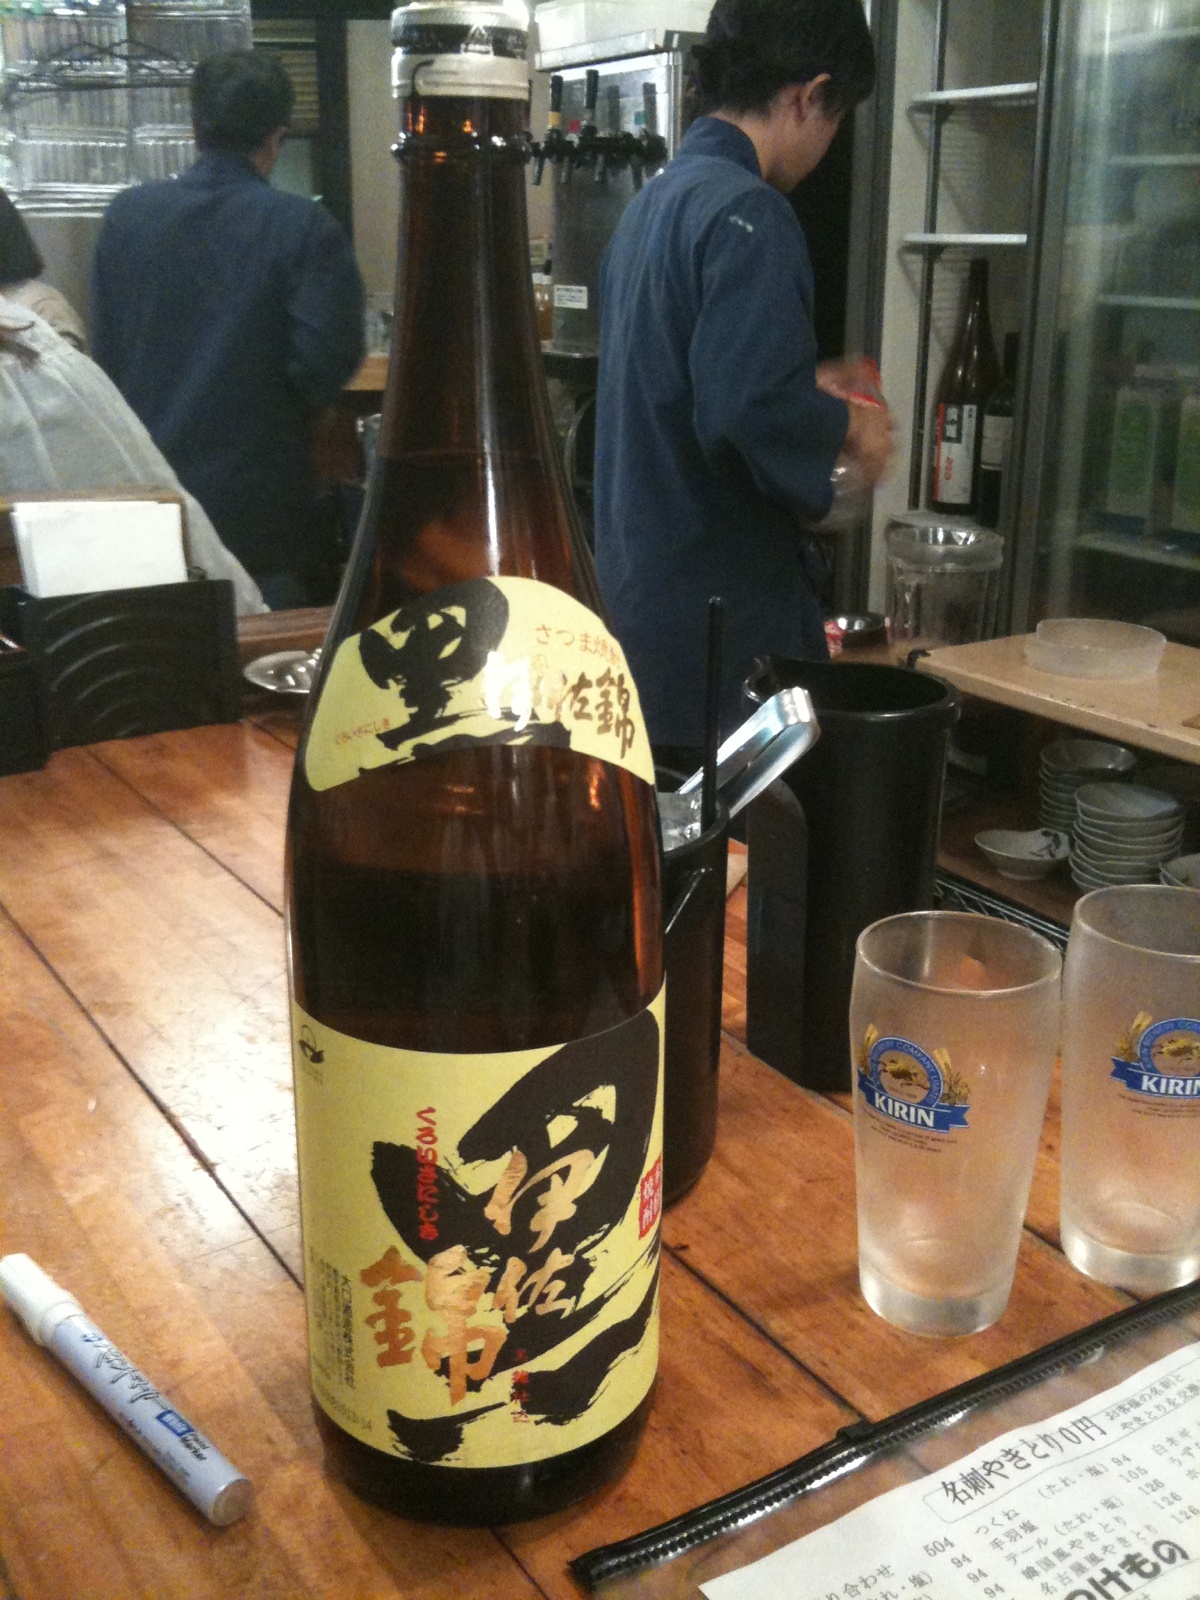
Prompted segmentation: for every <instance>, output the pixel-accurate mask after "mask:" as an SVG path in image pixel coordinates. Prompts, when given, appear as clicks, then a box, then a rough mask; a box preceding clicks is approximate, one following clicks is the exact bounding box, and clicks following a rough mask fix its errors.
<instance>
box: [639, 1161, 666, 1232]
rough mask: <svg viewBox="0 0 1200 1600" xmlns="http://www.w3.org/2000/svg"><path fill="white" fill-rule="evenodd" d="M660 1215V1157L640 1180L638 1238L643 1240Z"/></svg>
mask: <svg viewBox="0 0 1200 1600" xmlns="http://www.w3.org/2000/svg"><path fill="white" fill-rule="evenodd" d="M661 1215H662V1157H661V1156H659V1158H658V1160H657V1161H656V1162H655V1163H654V1165H653V1166H652V1167H651V1168H650V1171H649V1172H648V1173H647V1174H646V1176H645V1177H644V1178H643V1179H642V1187H641V1194H640V1197H639V1203H638V1238H639V1239H644V1238H645V1237H646V1235H647V1234H648V1233H649V1232H650V1230H651V1228H653V1226H654V1224H655V1223H656V1222H657V1221H658V1219H659V1217H660V1216H661Z"/></svg>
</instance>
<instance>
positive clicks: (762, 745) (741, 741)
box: [677, 688, 821, 817]
mask: <svg viewBox="0 0 1200 1600" xmlns="http://www.w3.org/2000/svg"><path fill="white" fill-rule="evenodd" d="M820 732H821V729H820V725H819V723H818V722H817V715H816V712H815V711H814V710H813V704H812V701H811V700H810V699H809V696H808V692H807V690H805V689H798V688H792V689H780V690H779V692H778V694H773V695H772V696H771V698H770V699H769V700H768V701H767V702H766V704H765V705H762V706H760V707H759V708H758V710H757V711H756V712H755V713H754V715H753V716H752V717H751V718H750V719H749V721H747V722H743V723H742V725H741V727H740V728H739V729H738V730H737V732H736V733H731V734H730V736H729V738H728V739H726V741H725V743H724V744H723V745H722V746H721V748H720V749H719V750H718V751H717V794H718V795H719V796H720V798H721V799H722V800H723V801H724V802H725V805H726V806H727V807H728V810H729V815H730V816H731V817H736V816H737V814H738V812H739V811H742V810H744V809H745V807H746V806H748V805H749V804H750V802H751V800H753V799H755V798H756V797H757V796H758V795H760V794H761V793H762V792H763V790H764V789H765V788H766V787H767V785H768V784H769V783H773V782H774V781H775V779H776V778H778V777H779V775H780V774H781V773H783V772H786V771H787V769H788V768H789V767H790V766H791V765H792V763H793V761H798V760H799V759H800V757H801V756H802V755H803V754H804V752H805V751H806V750H809V749H811V748H812V746H813V745H814V744H815V743H816V741H817V739H818V737H819V735H820ZM703 782H704V768H703V767H700V768H698V769H697V770H696V771H695V772H693V773H692V775H691V777H690V778H688V779H686V780H685V781H684V782H683V783H681V784H680V786H679V789H678V790H677V793H679V794H681V795H683V794H694V793H695V792H696V791H697V790H698V789H700V788H701V786H702V784H703Z"/></svg>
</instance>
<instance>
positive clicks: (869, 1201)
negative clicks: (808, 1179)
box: [850, 911, 1062, 1334]
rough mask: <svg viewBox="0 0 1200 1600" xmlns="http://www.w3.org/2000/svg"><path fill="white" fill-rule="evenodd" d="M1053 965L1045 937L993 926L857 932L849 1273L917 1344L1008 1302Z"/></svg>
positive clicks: (1042, 1080) (1052, 1018)
mask: <svg viewBox="0 0 1200 1600" xmlns="http://www.w3.org/2000/svg"><path fill="white" fill-rule="evenodd" d="M1061 968H1062V962H1061V959H1060V957H1059V954H1058V951H1057V950H1055V948H1054V946H1053V945H1052V944H1050V943H1049V941H1048V940H1046V939H1043V938H1041V937H1039V935H1037V934H1035V933H1032V932H1030V931H1029V930H1028V929H1026V928H1021V927H1017V926H1015V925H1014V924H1012V923H1008V922H1001V921H998V920H997V919H995V918H992V917H982V916H970V915H967V914H960V913H957V912H938V911H919V912H911V913H906V914H905V915H903V916H898V917H887V918H885V919H884V920H883V921H882V922H876V923H873V924H872V925H871V927H869V928H867V929H865V930H864V931H863V933H861V934H860V935H859V939H858V945H857V949H856V955H855V967H854V989H853V993H852V995H851V1000H850V1048H851V1052H852V1056H853V1060H854V1066H855V1069H856V1070H855V1077H856V1083H855V1093H854V1148H855V1173H856V1185H857V1195H858V1275H859V1282H860V1284H861V1286H862V1292H863V1295H864V1297H865V1298H866V1301H867V1304H868V1305H869V1306H870V1307H871V1308H872V1310H874V1311H877V1312H878V1313H879V1315H880V1316H881V1317H884V1318H886V1320H887V1321H888V1322H893V1323H895V1324H896V1325H897V1326H899V1327H901V1328H907V1329H908V1330H909V1331H910V1332H912V1333H928V1334H959V1333H975V1332H977V1331H978V1330H979V1329H980V1328H986V1327H988V1326H989V1325H990V1324H991V1323H993V1322H995V1321H996V1319H997V1317H999V1316H1000V1315H1001V1314H1002V1312H1003V1311H1004V1308H1005V1306H1006V1305H1007V1304H1008V1297H1009V1293H1010V1291H1011V1289H1012V1281H1013V1273H1014V1271H1015V1270H1016V1263H1017V1247H1018V1246H1019V1244H1020V1241H1021V1224H1022V1222H1023V1220H1024V1216H1025V1202H1026V1201H1027V1200H1028V1198H1029V1185H1030V1182H1031V1180H1032V1178H1033V1163H1034V1158H1035V1157H1036V1155H1037V1146H1038V1134H1039V1132H1040V1130H1041V1126H1042V1117H1043V1115H1044V1113H1045V1109H1046V1096H1047V1094H1048V1092H1049V1089H1050V1076H1051V1072H1052V1070H1053V1067H1054V1056H1055V1051H1056V1049H1057V1045H1058V1015H1059V978H1060V973H1061Z"/></svg>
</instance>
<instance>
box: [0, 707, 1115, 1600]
mask: <svg viewBox="0 0 1200 1600" xmlns="http://www.w3.org/2000/svg"><path fill="white" fill-rule="evenodd" d="M296 731H297V723H296V717H295V714H294V713H293V712H292V711H290V710H284V711H281V710H279V709H278V708H270V707H264V708H263V709H262V710H261V711H259V710H256V711H254V712H253V714H252V715H251V717H250V718H249V719H248V720H247V721H245V722H243V723H242V724H240V725H236V726H228V727H215V728H204V729H194V730H191V731H188V732H183V733H173V734H163V735H157V736H155V737H152V738H146V739H133V740H127V741H123V742H118V743H111V744H104V745H98V746H95V747H93V748H91V749H88V750H66V751H61V752H59V753H58V754H56V755H55V756H54V757H52V759H51V761H50V763H49V764H48V766H47V768H46V769H45V770H44V771H43V772H38V773H29V774H23V775H21V776H18V777H14V778H6V779H3V780H0V1251H3V1252H7V1251H10V1250H25V1251H27V1252H28V1253H29V1254H30V1255H32V1256H33V1257H34V1258H35V1259H36V1260H38V1261H39V1262H40V1263H41V1264H42V1265H43V1266H44V1267H45V1268H46V1269H47V1270H48V1271H49V1272H50V1273H51V1274H52V1275H53V1276H55V1277H56V1278H58V1279H59V1281H61V1282H62V1283H64V1284H65V1285H66V1286H67V1287H68V1288H69V1289H70V1290H71V1291H72V1292H74V1293H75V1294H77V1295H78V1297H79V1298H80V1300H81V1302H82V1303H83V1305H84V1307H85V1309H87V1310H88V1312H89V1313H90V1314H91V1315H92V1316H93V1318H94V1319H95V1320H96V1321H97V1322H98V1323H99V1324H100V1325H101V1327H103V1328H104V1329H105V1330H106V1331H107V1332H108V1333H109V1335H110V1336H111V1337H112V1338H113V1339H114V1340H115V1341H116V1342H117V1343H118V1344H119V1345H120V1346H121V1347H122V1348H123V1349H124V1350H125V1351H126V1353H127V1354H128V1355H129V1356H130V1358H131V1359H132V1360H134V1361H135V1362H136V1363H137V1364H139V1365H140V1366H142V1367H143V1368H144V1369H145V1370H146V1371H147V1372H148V1373H149V1375H150V1376H151V1377H152V1378H153V1380H154V1381H155V1382H156V1383H158V1384H159V1386H160V1387H162V1388H163V1390H164V1391H165V1392H166V1393H168V1394H169V1395H170V1396H171V1397H172V1399H173V1400H174V1401H175V1402H176V1403H177V1404H178V1405H179V1406H180V1408H181V1409H182V1410H183V1411H184V1412H185V1413H186V1414H187V1415H189V1416H190V1417H191V1419H192V1420H193V1421H194V1422H195V1423H196V1425H197V1426H198V1427H200V1428H201V1430H202V1431H204V1432H207V1433H210V1434H211V1435H212V1437H213V1438H214V1439H215V1440H216V1442H217V1443H218V1444H219V1446H220V1447H221V1448H222V1449H223V1450H224V1451H225V1453H226V1454H227V1455H229V1457H230V1458H231V1459H232V1460H234V1461H235V1462H237V1463H238V1465H239V1466H241V1467H242V1469H243V1470H244V1471H246V1472H247V1473H248V1474H249V1476H250V1477H251V1478H252V1479H253V1480H254V1483H255V1487H256V1494H257V1499H256V1506H255V1509H254V1510H253V1511H252V1513H251V1514H250V1515H249V1516H248V1517H247V1518H246V1519H245V1520H244V1521H243V1522H241V1523H239V1524H237V1525H235V1526H234V1527H233V1528H230V1529H225V1530H216V1529H213V1528H211V1527H209V1526H208V1525H207V1523H205V1522H204V1520H203V1519H202V1518H201V1517H200V1516H199V1515H198V1514H197V1513H195V1512H194V1511H193V1510H192V1509H191V1507H190V1506H188V1505H187V1503H186V1502H185V1501H183V1500H182V1499H181V1498H180V1497H179V1496H178V1495H177V1494H175V1492H174V1491H173V1490H172V1489H171V1488H170V1486H169V1485H168V1484H167V1483H166V1481H165V1480H164V1479H163V1478H162V1477H161V1476H160V1474H158V1473H157V1472H156V1471H155V1469H154V1468H152V1467H151V1466H150V1465H149V1464H148V1463H147V1462H146V1460H145V1459H144V1458H143V1457H142V1456H141V1454H140V1453H139V1452H138V1451H137V1450H135V1449H134V1448H133V1447H132V1445H131V1444H130V1443H129V1442H128V1441H127V1440H126V1439H125V1438H124V1437H123V1436H122V1435H121V1434H120V1433H119V1432H118V1431H117V1430H116V1429H115V1428H114V1427H113V1426H112V1425H111V1424H110V1423H109V1421H108V1420H107V1419H106V1418H105V1417H104V1416H103V1414H102V1413H101V1412H100V1411H99V1410H98V1408H96V1407H95V1405H94V1404H93V1403H92V1402H91V1401H90V1400H89V1399H88V1397H87V1396H86V1395H85V1394H84V1393H83V1392H82V1391H81V1390H80V1389H79V1388H78V1387H77V1386H76V1385H75V1384H74V1383H73V1381H72V1380H71V1379H70V1378H69V1377H68V1376H67V1375H66V1373H65V1372H64V1371H63V1370H62V1369H61V1368H60V1367H59V1366H58V1365H57V1364H56V1363H55V1362H54V1361H53V1359H51V1358H50V1357H49V1356H48V1355H47V1354H46V1353H45V1352H44V1351H40V1350H38V1349H37V1348H36V1347H35V1346H34V1345H33V1344H32V1342H31V1341H30V1340H29V1339H28V1338H27V1337H26V1336H25V1335H24V1333H23V1331H22V1330H21V1329H20V1327H19V1325H18V1324H17V1323H16V1322H15V1320H14V1319H13V1318H12V1317H10V1316H8V1315H7V1314H3V1315H0V1359H3V1360H4V1362H5V1363H6V1369H7V1375H8V1382H7V1383H6V1384H5V1385H4V1386H3V1388H2V1389H0V1558H2V1559H3V1563H4V1566H5V1567H6V1568H7V1572H8V1575H9V1582H10V1585H11V1588H12V1591H13V1592H14V1593H15V1594H16V1595H18V1596H20V1597H21V1600H93V1597H94V1600H124V1597H126V1596H143V1595H145V1596H147V1597H154V1600H166V1597H174V1596H205V1597H211V1596H239V1597H241V1596H272V1597H275V1596H278V1597H290V1596H297V1597H307V1596H337V1597H342V1596H347V1597H350V1596H353V1597H358V1596H363V1597H366V1596H373V1597H374V1596H390V1595H404V1596H413V1597H416V1596H420V1597H424V1596H429V1597H431V1600H432V1597H434V1596H439V1597H440V1596H454V1597H456V1600H458V1597H462V1600H474V1597H475V1596H479V1597H483V1596H488V1597H500V1600H507V1597H513V1600H527V1597H531V1596H536V1595H538V1594H542V1595H546V1596H563V1597H566V1596H570V1595H572V1594H574V1593H575V1592H576V1591H575V1589H574V1586H573V1584H572V1582H571V1580H570V1577H569V1575H568V1573H567V1569H566V1564H567V1562H568V1561H569V1559H570V1558H571V1557H573V1556H575V1555H578V1554H579V1553H580V1552H582V1551H584V1550H586V1549H588V1548H590V1547H591V1546H593V1545H595V1544H598V1543H603V1542H607V1541H609V1540H612V1539H615V1538H620V1537H622V1536H624V1535H626V1534H630V1533H634V1532H636V1531H638V1530H640V1529H642V1528H644V1527H647V1526H649V1525H651V1524H653V1523H655V1522H658V1521H661V1520H663V1519H664V1518H667V1517H671V1516H675V1515H678V1514H679V1513H681V1512H683V1511H685V1510H687V1509H688V1508H690V1507H691V1506H694V1505H696V1504H698V1503H700V1502H702V1501H704V1500H706V1499H708V1498H710V1497H711V1496H713V1495H715V1494H719V1493H722V1492H724V1491H725V1490H728V1489H731V1488H734V1487H736V1486H737V1485H738V1484H740V1483H744V1482H746V1481H748V1480H750V1479H752V1478H754V1477H757V1476H759V1475H760V1474H762V1473H764V1472H767V1471H770V1470H771V1469H773V1468H775V1467H778V1466H780V1465H782V1464H783V1463H784V1462H786V1461H788V1460H790V1459H792V1458H793V1457H795V1456H797V1455H799V1454H801V1453H802V1452H804V1451H805V1450H808V1449H810V1448H812V1447H813V1446H814V1445H816V1444H818V1443H820V1442H821V1441H823V1440H824V1439H826V1438H828V1437H829V1436H830V1435H831V1434H832V1433H833V1432H834V1431H836V1429H837V1428H838V1427H840V1426H842V1425H843V1424H844V1423H846V1422H847V1421H851V1420H854V1419H855V1418H857V1417H860V1416H866V1417H871V1418H878V1417H882V1416H885V1415H887V1414H888V1413H889V1412H891V1411H893V1410H896V1409H898V1408H899V1407H902V1406H905V1405H908V1404H911V1403H912V1402H913V1401H914V1400H917V1399H920V1398H921V1397H923V1396H926V1395H930V1394H933V1393H935V1392H937V1391H938V1390H939V1389H942V1388H944V1387H946V1386H947V1385H948V1384H952V1383H956V1382H958V1381H960V1380H961V1379H963V1378H966V1377H971V1376H974V1375H975V1374H977V1373H979V1372H981V1371H984V1370H986V1369H988V1368H990V1367H994V1366H996V1365H998V1364H999V1363H1001V1362H1003V1361H1006V1360H1008V1359H1010V1358H1011V1357H1013V1356H1016V1355H1019V1354H1022V1353H1024V1352H1026V1351H1028V1350H1030V1349H1033V1348H1036V1346H1038V1345H1039V1344H1042V1343H1044V1342H1046V1341H1047V1340H1048V1339H1052V1338H1055V1337H1057V1336H1058V1335H1060V1334H1062V1333H1065V1332H1068V1331H1070V1330H1072V1329H1074V1328H1078V1327H1081V1326H1083V1325H1085V1324H1087V1323H1088V1322H1090V1321H1093V1320H1094V1319H1096V1318H1097V1317H1100V1316H1103V1315H1105V1314H1106V1313H1107V1312H1109V1311H1111V1310H1113V1309H1115V1308H1116V1307H1117V1306H1119V1305H1120V1304H1121V1303H1122V1297H1121V1296H1119V1295H1117V1294H1115V1293H1113V1292H1111V1291H1108V1290H1105V1289H1102V1288H1100V1287H1099V1286H1097V1285H1095V1284H1093V1283H1090V1282H1089V1281H1088V1280H1087V1279H1084V1278H1082V1277H1081V1276H1080V1275H1079V1274H1078V1273H1076V1272H1075V1271H1073V1269H1071V1268H1070V1267H1069V1265H1068V1264H1067V1263H1066V1261H1065V1260H1064V1258H1063V1257H1062V1256H1061V1255H1060V1254H1059V1252H1058V1250H1057V1248H1056V1247H1055V1246H1056V1240H1057V1234H1056V1228H1057V1171H1058V1145H1057V1127H1058V1124H1057V1112H1056V1110H1052V1114H1051V1116H1050V1117H1049V1118H1048V1120H1047V1125H1046V1133H1045V1137H1044V1139H1043V1144H1042V1151H1041V1155H1040V1158H1039V1166H1038V1172H1037V1176H1036V1178H1035V1183H1034V1191H1033V1195H1032V1197H1031V1203H1030V1211H1029V1228H1028V1230H1027V1232H1026V1235H1025V1238H1024V1241H1023V1244H1022V1249H1021V1257H1020V1262H1019V1266H1018V1272H1017V1280H1016V1285H1015V1288H1014V1292H1013V1297H1012V1301H1011V1304H1010V1306H1009V1308H1008V1311H1007V1312H1006V1313H1005V1315H1004V1317H1003V1318H1001V1320H1000V1322H999V1323H997V1324H996V1326H995V1327H994V1328H992V1329H989V1330H988V1331H987V1332H985V1333H983V1334H980V1335H977V1336H975V1337H973V1338H970V1339H958V1340H930V1339H915V1338H912V1337H911V1336H908V1335H905V1334H903V1333H901V1332H899V1331H898V1330H897V1329H894V1328H892V1327H890V1326H889V1325H888V1324H886V1323H884V1322H882V1321H881V1320H880V1319H879V1318H878V1317H876V1316H874V1314H873V1313H872V1312H870V1311H869V1310H868V1308H867V1306H866V1305H865V1303H864V1302H863V1300H862V1298H861V1296H860V1295H859V1292H858V1287H857V1275H856V1266H855V1222H854V1177H853V1137H852V1126H851V1121H850V1117H849V1116H848V1114H847V1111H846V1109H845V1105H844V1104H839V1103H838V1102H837V1100H836V1098H831V1097H822V1096H818V1095H814V1094H811V1093H809V1092H807V1091H805V1090H803V1089H800V1088H798V1087H797V1086H796V1085H794V1084H792V1083H790V1082H788V1081H787V1080H786V1079H785V1078H783V1077H781V1076H780V1075H779V1074H777V1073H775V1072H774V1071H772V1070H771V1069H770V1068H768V1067H766V1066H764V1065H763V1064H762V1063H761V1062H758V1061H756V1060H755V1059H754V1058H753V1057H752V1056H750V1055H749V1054H748V1053H747V1051H746V1049H745V1046H744V1039H745V889H744V887H742V888H740V889H738V890H736V891H735V893H734V894H733V895H732V897H731V898H730V900H729V903H728V915H727V957H726V987H725V1011H724V1020H725V1028H726V1039H725V1043H724V1047H723V1053H722V1064H721V1113H720V1124H719V1134H718V1142H717V1150H716V1154H715V1156H714V1158H713V1161H712V1163H711V1164H710V1167H709V1169H708V1172H707V1173H706V1175H705V1176H704V1177H703V1179H702V1180H701V1181H700V1183H699V1184H698V1185H697V1186H696V1188H695V1189H694V1190H693V1191H692V1193H691V1194H690V1195H688V1196H687V1197H686V1198H685V1199H684V1200H683V1201H682V1202H681V1203H680V1204H679V1205H678V1206H677V1207H675V1208H674V1209H673V1210H672V1211H671V1212H669V1213H668V1215H667V1217H666V1219H665V1224H664V1241H665V1252H664V1272H663V1334H664V1337H663V1356H662V1363H661V1368H660V1376H659V1381H658V1387H657V1391H656V1400H655V1406H654V1410H653V1413H652V1417H651V1422H650V1425H649V1427H648V1429H647V1432H646V1435H645V1437H644V1440H643V1443H642V1445H641V1448H640V1450H639V1453H638V1456H637V1459H636V1461H635V1463H634V1465H633V1466H632V1468H631V1469H630V1470H629V1472H628V1473H627V1474H626V1475H625V1477H624V1478H623V1479H622V1480H621V1481H620V1482H619V1483H617V1484H615V1485H613V1486H611V1487H610V1488H609V1489H607V1490H605V1491H602V1492H600V1493H598V1494H596V1495H594V1496H592V1497H591V1498H590V1499H588V1500H586V1501H584V1502H583V1503H582V1504H581V1505H579V1506H576V1507H574V1508H572V1509H571V1510H569V1511H566V1512H563V1513H561V1514H560V1515H558V1516H556V1517H552V1518H548V1519H545V1520H543V1521H540V1522H535V1523H530V1524H527V1525H524V1526H522V1527H517V1528H508V1529H503V1530H499V1532H498V1533H489V1532H486V1531H474V1532H473V1531H463V1530H444V1529H439V1528H433V1527H421V1526H417V1525H414V1524H409V1523H405V1522H401V1521H400V1520H399V1519H397V1518H394V1517H390V1516H388V1515H387V1514H386V1513H384V1512H380V1511H376V1510H375V1509H373V1508H371V1507H369V1506H366V1505H364V1504H362V1503H361V1502H360V1501H358V1500H357V1499H355V1497H354V1496H352V1495H351V1494H350V1493H349V1492H348V1491H346V1490H345V1489H344V1488H343V1487H342V1486H341V1485H339V1484H338V1483H337V1482H336V1481H334V1480H333V1479H332V1478H330V1477H329V1476H328V1475H327V1474H326V1472H325V1470H324V1467H323V1464H322V1459H321V1451H320V1446H319V1442H318V1438H317V1433H316V1428H315V1424H314V1422H313V1418H312V1414H311V1409H310V1402H309V1392H308V1380H307V1363H306V1357H305V1348H304V1305H303V1295H302V1291H301V1288H300V1275H301V1261H300V1252H299V1237H298V1228H297V1196H296V1168H295V1144H294V1120H293V1111H292V1092H291V1071H290V1063H289V1055H288V1048H289V1047H288V1030H287V1022H286V986H285V979H284V952H283V937H282V925H281V908H282V861H283V831H284V821H285V816H286V807H287V792H288V785H289V781H290V772H291V765H292V759H293V750H294V746H295V741H296ZM0 1571H3V1568H0Z"/></svg>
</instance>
